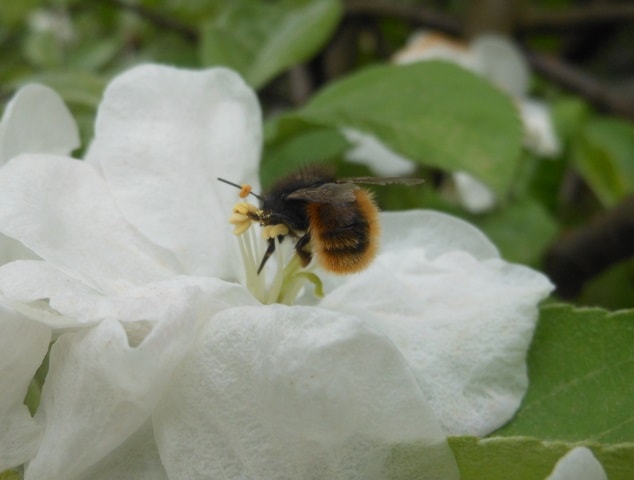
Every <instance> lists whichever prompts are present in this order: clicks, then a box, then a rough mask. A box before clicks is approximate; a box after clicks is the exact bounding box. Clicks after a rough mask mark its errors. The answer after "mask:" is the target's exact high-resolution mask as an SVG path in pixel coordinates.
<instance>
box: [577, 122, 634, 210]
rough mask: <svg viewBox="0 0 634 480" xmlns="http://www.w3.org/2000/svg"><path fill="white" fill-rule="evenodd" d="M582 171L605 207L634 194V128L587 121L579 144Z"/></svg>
mask: <svg viewBox="0 0 634 480" xmlns="http://www.w3.org/2000/svg"><path fill="white" fill-rule="evenodd" d="M575 159H576V164H577V167H578V169H579V172H580V173H581V175H582V176H583V178H584V179H585V181H586V182H587V183H588V185H590V187H591V188H592V190H593V191H594V193H595V194H596V195H597V197H598V198H599V200H601V202H602V203H603V204H604V205H605V206H610V205H614V204H615V203H616V202H618V201H619V200H620V199H622V198H623V197H625V196H626V195H628V194H630V193H632V192H634V126H632V125H631V124H629V123H626V122H623V121H620V120H616V119H608V118H595V119H592V120H590V121H588V122H587V124H586V125H585V127H584V129H583V134H582V137H581V138H579V140H578V142H577V144H576V156H575Z"/></svg>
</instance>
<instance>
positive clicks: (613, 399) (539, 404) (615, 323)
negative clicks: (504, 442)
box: [496, 305, 634, 471]
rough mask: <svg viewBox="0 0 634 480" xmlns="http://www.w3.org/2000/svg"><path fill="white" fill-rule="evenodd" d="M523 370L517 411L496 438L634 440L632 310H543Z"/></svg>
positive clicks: (560, 308)
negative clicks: (525, 384)
mask: <svg viewBox="0 0 634 480" xmlns="http://www.w3.org/2000/svg"><path fill="white" fill-rule="evenodd" d="M528 370H529V378H530V384H529V389H528V392H527V393H526V396H525V397H524V400H523V402H522V405H521V407H520V410H519V411H518V413H517V414H516V415H515V417H514V418H513V420H511V422H510V423H509V424H507V425H506V426H504V427H502V428H501V429H500V430H498V431H497V432H496V434H497V435H505V436H518V435H521V436H524V435H526V436H533V437H538V438H545V439H550V440H563V441H571V442H576V441H600V442H604V443H618V442H626V441H632V440H634V417H633V416H632V415H633V412H634V310H629V311H627V310H626V311H621V312H616V313H610V312H607V311H605V310H601V309H598V308H594V309H575V308H573V307H571V306H567V305H551V306H545V307H543V308H542V310H541V317H540V320H539V325H538V327H537V330H536V332H535V337H534V339H533V343H532V346H531V349H530V352H529V355H528ZM632 466H633V468H634V463H633V464H632ZM632 471H634V470H632Z"/></svg>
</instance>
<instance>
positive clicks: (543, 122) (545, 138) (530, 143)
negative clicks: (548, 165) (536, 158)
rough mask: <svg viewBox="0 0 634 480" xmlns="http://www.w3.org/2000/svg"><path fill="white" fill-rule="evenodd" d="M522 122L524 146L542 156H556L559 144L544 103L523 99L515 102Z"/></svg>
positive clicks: (559, 147) (559, 148)
mask: <svg viewBox="0 0 634 480" xmlns="http://www.w3.org/2000/svg"><path fill="white" fill-rule="evenodd" d="M517 105H518V107H519V109H520V115H521V116H522V123H523V124H524V146H525V147H526V148H528V149H529V150H532V151H533V152H535V153H537V154H538V155H541V156H543V157H556V156H557V155H559V153H560V152H561V144H560V143H559V138H558V137H557V134H556V133H555V127H554V126H553V123H552V119H551V117H550V111H549V109H548V107H547V106H546V104H544V103H543V102H539V101H537V100H529V99H525V100H523V101H520V102H517Z"/></svg>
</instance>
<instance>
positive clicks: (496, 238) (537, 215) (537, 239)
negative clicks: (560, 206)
mask: <svg viewBox="0 0 634 480" xmlns="http://www.w3.org/2000/svg"><path fill="white" fill-rule="evenodd" d="M472 221H473V222H475V223H476V224H477V225H478V227H480V228H481V229H482V230H483V231H484V233H486V234H487V236H488V237H489V238H490V239H491V241H492V242H493V243H495V245H496V246H497V247H498V248H499V249H500V252H501V253H502V256H503V257H504V258H505V259H506V260H509V261H511V262H519V263H523V264H526V265H531V266H533V267H538V266H539V265H540V264H541V261H542V256H543V254H544V251H545V250H546V248H547V247H548V246H549V245H550V243H551V241H552V240H553V239H554V238H555V235H556V234H557V230H558V229H557V223H556V222H555V220H554V219H553V218H552V217H551V216H550V215H549V214H548V212H546V211H545V210H544V208H543V207H542V206H541V205H540V204H539V203H537V202H536V201H534V200H532V199H531V198H524V199H522V200H519V201H516V202H513V203H510V204H508V205H506V206H505V208H502V209H499V210H496V211H494V212H492V213H490V214H488V215H486V216H484V217H476V218H473V219H472Z"/></svg>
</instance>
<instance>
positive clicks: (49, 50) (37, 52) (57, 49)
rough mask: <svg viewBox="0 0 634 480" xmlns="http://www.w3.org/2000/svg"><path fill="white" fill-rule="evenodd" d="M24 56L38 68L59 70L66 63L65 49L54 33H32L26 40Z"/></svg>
mask: <svg viewBox="0 0 634 480" xmlns="http://www.w3.org/2000/svg"><path fill="white" fill-rule="evenodd" d="M24 55H25V56H26V58H27V59H28V60H29V62H30V63H31V64H32V65H34V66H35V67H38V68H59V67H61V66H62V64H63V63H64V48H63V45H62V44H61V43H60V42H59V41H58V40H57V38H56V37H55V34H53V33H52V32H48V31H45V32H31V33H30V34H29V35H28V36H27V37H26V39H25V44H24Z"/></svg>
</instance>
